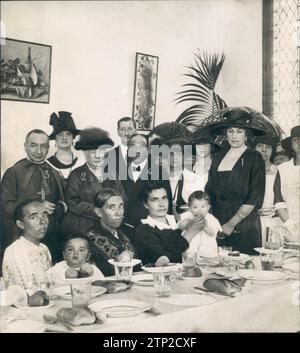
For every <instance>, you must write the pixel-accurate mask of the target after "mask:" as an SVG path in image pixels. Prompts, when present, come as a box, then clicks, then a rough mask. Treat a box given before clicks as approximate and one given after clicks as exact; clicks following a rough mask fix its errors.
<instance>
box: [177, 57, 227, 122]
mask: <svg viewBox="0 0 300 353" xmlns="http://www.w3.org/2000/svg"><path fill="white" fill-rule="evenodd" d="M194 57H195V63H194V64H193V65H190V66H187V67H186V68H187V69H188V70H189V71H188V72H187V73H185V74H184V76H186V77H189V78H191V79H192V81H191V82H188V83H185V84H183V85H182V87H184V89H183V90H182V91H180V92H178V93H176V95H177V97H176V98H175V99H174V101H176V104H179V103H183V102H189V101H190V102H198V103H199V104H198V105H193V106H191V107H189V108H187V109H185V110H184V111H183V112H182V113H181V114H180V116H179V117H178V118H177V120H176V121H177V122H181V123H184V124H185V125H188V126H197V125H200V124H201V122H202V121H203V120H204V119H205V118H207V117H208V116H210V115H211V114H214V113H216V112H217V111H218V110H220V109H222V108H225V107H227V105H226V103H225V101H224V100H223V99H222V98H221V97H220V96H219V95H218V94H217V93H216V92H215V86H216V82H217V80H218V77H219V74H220V71H221V69H222V67H223V64H224V61H225V55H224V54H223V53H222V54H221V56H220V55H219V54H216V53H214V54H208V53H205V52H204V53H202V54H200V53H197V54H194Z"/></svg>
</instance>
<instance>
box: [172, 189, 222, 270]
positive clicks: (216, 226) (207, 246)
mask: <svg viewBox="0 0 300 353" xmlns="http://www.w3.org/2000/svg"><path fill="white" fill-rule="evenodd" d="M188 205H189V211H187V212H185V213H183V214H182V215H181V220H180V221H179V222H178V227H179V228H180V229H181V230H185V229H186V228H187V227H188V224H189V222H191V221H192V220H193V219H194V218H196V217H199V216H202V217H204V219H205V225H204V227H203V228H202V229H199V233H197V234H196V235H195V236H194V237H193V238H192V240H191V241H190V246H189V248H188V250H187V251H186V252H185V254H184V256H185V257H193V256H196V262H197V264H199V263H201V262H203V258H216V257H218V246H217V241H216V237H217V234H218V232H221V231H222V227H221V225H220V223H219V221H218V220H217V219H216V218H215V217H214V216H213V215H212V214H210V213H208V211H209V208H210V201H209V196H208V195H207V194H206V193H205V192H203V191H194V192H193V193H192V194H191V195H190V196H189V199H188Z"/></svg>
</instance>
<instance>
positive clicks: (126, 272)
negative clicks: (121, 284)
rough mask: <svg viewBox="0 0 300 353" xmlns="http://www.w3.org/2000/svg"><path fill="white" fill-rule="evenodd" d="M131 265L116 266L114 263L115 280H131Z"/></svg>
mask: <svg viewBox="0 0 300 353" xmlns="http://www.w3.org/2000/svg"><path fill="white" fill-rule="evenodd" d="M132 270H133V267H132V266H117V265H115V275H116V279H117V280H121V281H131V279H132Z"/></svg>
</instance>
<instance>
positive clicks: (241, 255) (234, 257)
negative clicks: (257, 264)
mask: <svg viewBox="0 0 300 353" xmlns="http://www.w3.org/2000/svg"><path fill="white" fill-rule="evenodd" d="M228 253H229V251H224V252H221V253H219V256H221V257H223V258H224V259H233V260H239V261H244V260H246V259H249V257H250V256H249V255H247V254H243V253H240V256H230V255H228Z"/></svg>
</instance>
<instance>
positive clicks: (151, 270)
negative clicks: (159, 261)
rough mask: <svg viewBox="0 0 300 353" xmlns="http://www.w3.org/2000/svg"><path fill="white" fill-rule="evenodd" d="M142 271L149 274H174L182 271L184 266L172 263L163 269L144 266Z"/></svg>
mask: <svg viewBox="0 0 300 353" xmlns="http://www.w3.org/2000/svg"><path fill="white" fill-rule="evenodd" d="M142 269H143V270H144V271H146V272H149V273H163V272H170V271H172V272H174V271H179V270H182V264H173V263H170V264H169V265H168V266H163V267H146V266H142Z"/></svg>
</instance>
